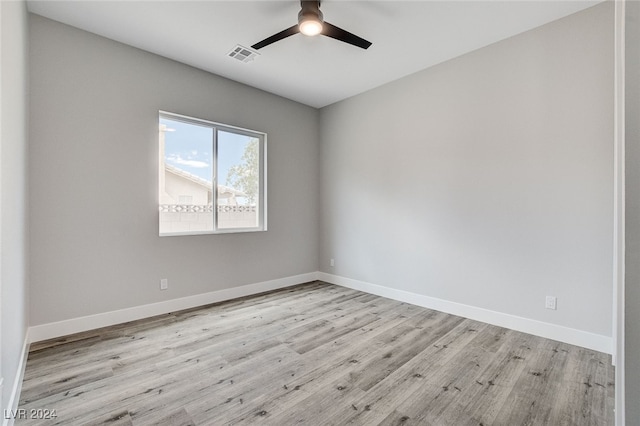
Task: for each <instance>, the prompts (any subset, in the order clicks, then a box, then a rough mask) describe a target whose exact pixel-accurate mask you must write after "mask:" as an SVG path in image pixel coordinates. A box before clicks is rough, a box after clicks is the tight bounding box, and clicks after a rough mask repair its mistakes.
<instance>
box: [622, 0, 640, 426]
mask: <svg viewBox="0 0 640 426" xmlns="http://www.w3.org/2000/svg"><path fill="white" fill-rule="evenodd" d="M625 31H626V34H625V43H626V46H625V51H626V54H625V60H626V73H625V74H626V75H625V80H626V81H625V90H626V93H625V102H626V106H625V109H626V119H625V126H626V129H625V137H626V148H625V155H626V163H627V164H626V219H625V222H626V223H625V225H626V260H625V262H626V283H625V286H626V292H625V304H626V306H625V313H626V320H625V387H626V398H625V399H626V420H627V424H629V425H636V424H640V404H639V403H638V402H640V168H639V167H638V165H640V2H637V1H628V2H627V3H626V25H625Z"/></svg>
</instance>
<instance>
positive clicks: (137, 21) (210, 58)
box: [28, 0, 600, 108]
mask: <svg viewBox="0 0 640 426" xmlns="http://www.w3.org/2000/svg"><path fill="white" fill-rule="evenodd" d="M599 2H600V0H596V1H581V0H565V1H558V0H555V1H551V0H547V1H541V0H537V1H519V0H511V1H494V0H489V1H486V0H473V1H451V0H447V1H397V0H396V1H389V0H388V1H349V0H333V1H332V0H327V1H323V2H322V6H321V10H322V12H323V13H324V18H325V20H326V21H328V22H330V23H332V24H334V25H337V26H339V27H341V28H343V29H345V30H347V31H350V32H352V33H354V34H357V35H359V36H360V37H363V38H365V39H367V40H369V41H371V42H373V45H372V46H371V47H370V48H369V49H368V50H362V49H359V48H357V47H353V46H351V45H348V44H345V43H341V42H339V41H337V40H334V39H331V38H328V37H323V36H320V37H306V36H304V35H301V34H297V35H294V36H291V37H289V38H287V39H284V40H282V41H279V42H277V43H275V44H272V45H270V46H267V47H265V48H263V49H261V50H260V51H259V53H260V56H259V57H258V58H257V59H256V60H255V61H253V62H251V63H242V62H240V61H238V60H235V59H232V58H229V57H228V56H227V53H228V52H229V51H230V50H231V49H232V48H233V47H235V45H236V44H241V45H244V46H247V47H248V46H251V45H252V44H255V43H257V42H258V41H260V40H262V39H264V38H266V37H268V36H270V35H272V34H274V33H276V32H279V31H281V30H283V29H285V28H287V27H290V26H292V25H294V24H295V23H296V22H297V13H298V11H299V10H300V3H299V1H296V0H288V1H269V0H262V1H238V0H236V1H184V0H174V1H149V0H147V1H131V0H118V1H114V0H111V1H77V0H75V1H55V0H44V1H28V8H29V11H31V12H33V13H36V14H39V15H42V16H45V17H48V18H51V19H54V20H56V21H60V22H63V23H66V24H69V25H72V26H74V27H78V28H81V29H84V30H87V31H90V32H92V33H96V34H99V35H102V36H104V37H108V38H110V39H113V40H117V41H120V42H122V43H126V44H129V45H131V46H135V47H138V48H140V49H144V50H146V51H149V52H153V53H156V54H158V55H162V56H165V57H167V58H171V59H174V60H176V61H180V62H183V63H185V64H189V65H192V66H194V67H197V68H200V69H203V70H206V71H209V72H212V73H214V74H218V75H221V76H224V77H227V78H230V79H232V80H236V81H239V82H242V83H245V84H248V85H250V86H253V87H257V88H260V89H263V90H265V91H268V92H271V93H275V94H277V95H280V96H283V97H285V98H289V99H292V100H295V101H298V102H301V103H303V104H307V105H310V106H313V107H318V108H319V107H323V106H325V105H329V104H331V103H334V102H337V101H339V100H342V99H345V98H348V97H350V96H353V95H356V94H358V93H362V92H364V91H366V90H369V89H372V88H374V87H377V86H380V85H382V84H384V83H387V82H389V81H393V80H396V79H398V78H401V77H403V76H405V75H408V74H411V73H414V72H416V71H419V70H422V69H424V68H427V67H429V66H432V65H435V64H438V63H441V62H443V61H446V60H448V59H451V58H454V57H456V56H459V55H462V54H464V53H467V52H470V51H472V50H475V49H478V48H481V47H484V46H487V45H489V44H491V43H494V42H496V41H499V40H503V39H505V38H508V37H510V36H513V35H515V34H518V33H521V32H524V31H527V30H529V29H532V28H535V27H537V26H540V25H542V24H545V23H547V22H550V21H553V20H556V19H559V18H562V17H564V16H567V15H570V14H572V13H575V12H577V11H580V10H582V9H585V8H587V7H590V6H593V5H594V4H597V3H599Z"/></svg>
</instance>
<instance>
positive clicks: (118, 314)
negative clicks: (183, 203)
mask: <svg viewBox="0 0 640 426" xmlns="http://www.w3.org/2000/svg"><path fill="white" fill-rule="evenodd" d="M316 279H317V273H316V272H310V273H307V274H301V275H294V276H291V277H286V278H280V279H275V280H270V281H263V282H259V283H255V284H248V285H243V286H240V287H233V288H227V289H224V290H217V291H212V292H210V293H204V294H198V295H195V296H188V297H182V298H179V299H172V300H167V301H164V302H158V303H152V304H148V305H142V306H135V307H132V308H127V309H121V310H118V311H111V312H104V313H101V314H96V315H89V316H85V317H80V318H73V319H69V320H64V321H58V322H53V323H48V324H42V325H36V326H32V327H30V328H29V337H30V340H29V342H39V341H42V340H47V339H54V338H56V337H61V336H66V335H69V334H73V333H80V332H83V331H88V330H94V329H96V328H101V327H108V326H111V325H115V324H121V323H124V322H128V321H135V320H139V319H143V318H148V317H152V316H155V315H162V314H167V313H169V312H176V311H181V310H183V309H190V308H195V307H198V306H203V305H208V304H210V303H217V302H222V301H225V300H230V299H236V298H238V297H244V296H251V295H253V294H258V293H262V292H265V291H271V290H277V289H280V288H285V287H291V286H293V285H296V284H301V283H305V282H308V281H314V280H316Z"/></svg>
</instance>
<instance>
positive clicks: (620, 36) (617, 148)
mask: <svg viewBox="0 0 640 426" xmlns="http://www.w3.org/2000/svg"><path fill="white" fill-rule="evenodd" d="M625 7H626V4H625V1H624V0H621V1H616V2H615V18H614V19H615V23H614V31H615V46H614V55H615V59H614V62H615V63H614V69H615V71H614V72H615V80H614V141H613V146H614V148H613V152H614V154H613V161H614V164H613V173H614V175H613V180H614V184H613V185H614V193H613V195H614V200H613V202H614V204H613V212H614V213H613V226H614V230H613V330H612V333H613V344H612V350H613V356H612V360H613V363H614V365H615V366H616V370H615V383H616V389H615V421H616V423H615V424H616V425H618V426H623V425H624V424H625V411H626V408H625V352H624V345H625V339H624V333H625V327H624V322H625V19H626V18H625V16H626V13H625V10H626V9H625Z"/></svg>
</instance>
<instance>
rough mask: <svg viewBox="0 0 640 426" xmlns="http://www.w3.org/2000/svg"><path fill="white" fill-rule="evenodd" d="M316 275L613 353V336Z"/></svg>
mask: <svg viewBox="0 0 640 426" xmlns="http://www.w3.org/2000/svg"><path fill="white" fill-rule="evenodd" d="M317 277H318V279H319V280H322V281H325V282H328V283H331V284H336V285H339V286H342V287H348V288H352V289H354V290H359V291H364V292H367V293H371V294H375V295H378V296H382V297H386V298H389V299H393V300H398V301H401V302H406V303H411V304H413V305H418V306H422V307H424V308H429V309H434V310H437V311H441V312H446V313H448V314H452V315H458V316H461V317H464V318H469V319H472V320H476V321H481V322H485V323H488V324H493V325H497V326H500V327H505V328H509V329H511V330H516V331H521V332H523V333H528V334H533V335H535V336H540V337H544V338H547V339H552V340H557V341H559V342H564V343H569V344H571V345H576V346H582V347H584V348H588V349H592V350H596V351H599V352H604V353H607V354H611V353H612V348H613V339H612V338H611V337H608V336H603V335H600V334H594V333H589V332H586V331H582V330H577V329H574V328H569V327H564V326H560V325H556V324H551V323H546V322H542V321H538V320H533V319H529V318H523V317H519V316H515V315H510V314H505V313H502V312H496V311H491V310H488V309H483V308H478V307H475V306H470V305H464V304H461V303H456V302H451V301H448V300H443V299H438V298H435V297H430V296H425V295H422V294H417V293H412V292H409V291H404V290H398V289H394V288H389V287H384V286H381V285H377V284H371V283H367V282H364V281H358V280H354V279H351V278H345V277H340V276H337V275H332V274H327V273H325V272H318V274H317Z"/></svg>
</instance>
